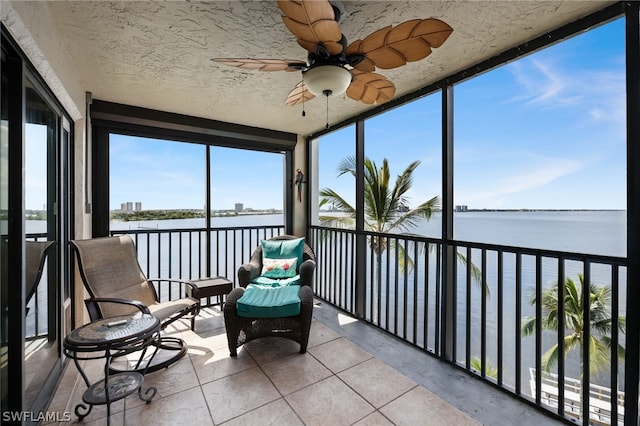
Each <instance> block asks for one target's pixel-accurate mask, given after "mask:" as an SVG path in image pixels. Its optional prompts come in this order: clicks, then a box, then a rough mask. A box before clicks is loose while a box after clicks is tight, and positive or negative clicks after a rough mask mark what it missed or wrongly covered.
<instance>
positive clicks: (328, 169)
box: [311, 125, 356, 229]
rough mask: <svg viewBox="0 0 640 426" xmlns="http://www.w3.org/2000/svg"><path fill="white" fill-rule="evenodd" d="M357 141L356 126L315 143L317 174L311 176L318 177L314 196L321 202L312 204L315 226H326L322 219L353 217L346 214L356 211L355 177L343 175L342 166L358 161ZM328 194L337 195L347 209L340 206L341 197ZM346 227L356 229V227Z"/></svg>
mask: <svg viewBox="0 0 640 426" xmlns="http://www.w3.org/2000/svg"><path fill="white" fill-rule="evenodd" d="M355 141H356V134H355V126H353V125H352V126H348V127H345V128H342V129H340V130H336V131H335V132H331V133H329V134H327V135H324V136H321V137H320V138H318V139H316V140H314V141H313V142H312V143H311V146H312V149H314V150H315V153H314V155H313V156H312V158H313V161H314V166H313V168H314V169H315V173H313V174H312V175H311V176H317V180H314V179H311V193H312V194H313V195H312V198H311V199H312V200H313V199H315V200H318V201H317V204H316V203H312V206H313V208H314V213H313V214H312V216H311V223H312V224H313V225H319V224H322V221H321V217H336V216H342V217H345V216H349V213H346V210H352V209H354V208H355V199H356V197H355V193H356V181H355V179H354V177H353V175H351V174H348V173H347V174H343V175H340V170H339V167H340V165H341V163H343V162H344V161H345V160H348V159H349V158H355V146H356V143H355ZM327 191H333V192H334V193H335V194H337V195H339V197H340V198H342V200H343V201H344V203H345V204H346V206H340V205H339V203H337V202H336V198H337V197H325V196H323V195H322V194H323V193H326V192H327ZM322 200H325V201H324V202H323V201H322ZM347 206H349V207H347ZM344 207H347V208H346V209H345V208H344ZM324 224H325V225H330V222H329V223H327V222H324ZM344 225H345V226H347V227H349V228H352V229H353V228H355V225H354V224H353V223H349V224H344Z"/></svg>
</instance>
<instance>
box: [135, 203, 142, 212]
mask: <svg viewBox="0 0 640 426" xmlns="http://www.w3.org/2000/svg"><path fill="white" fill-rule="evenodd" d="M140 210H142V201H136V211H137V212H139V211H140Z"/></svg>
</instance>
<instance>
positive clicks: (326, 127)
mask: <svg viewBox="0 0 640 426" xmlns="http://www.w3.org/2000/svg"><path fill="white" fill-rule="evenodd" d="M327 92H328V90H327V91H325V95H327V96H326V98H327V124H326V125H325V126H324V128H325V129H328V128H329V93H327Z"/></svg>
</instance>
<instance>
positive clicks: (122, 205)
mask: <svg viewBox="0 0 640 426" xmlns="http://www.w3.org/2000/svg"><path fill="white" fill-rule="evenodd" d="M120 211H123V212H126V211H127V203H120Z"/></svg>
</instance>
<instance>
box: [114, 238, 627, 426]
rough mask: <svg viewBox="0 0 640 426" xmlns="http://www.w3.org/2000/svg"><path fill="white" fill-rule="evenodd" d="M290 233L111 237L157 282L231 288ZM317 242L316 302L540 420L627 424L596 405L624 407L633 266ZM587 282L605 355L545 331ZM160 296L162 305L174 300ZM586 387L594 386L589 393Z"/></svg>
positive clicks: (463, 249) (407, 242) (415, 243)
mask: <svg viewBox="0 0 640 426" xmlns="http://www.w3.org/2000/svg"><path fill="white" fill-rule="evenodd" d="M283 232H284V227H283V226H264V227H233V228H214V229H211V230H206V229H170V230H162V229H153V230H148V229H137V230H127V231H113V232H112V234H113V235H116V234H129V235H131V237H132V238H133V239H134V241H135V242H136V246H137V249H138V256H139V261H140V264H141V266H142V268H143V270H144V272H145V273H146V274H147V276H148V277H150V278H162V277H167V278H180V279H195V278H199V277H204V276H215V275H222V276H226V277H228V278H229V279H232V280H235V274H236V270H237V268H238V267H239V266H240V265H241V264H243V263H245V262H247V261H248V260H249V258H250V256H251V253H252V251H253V250H254V248H255V247H256V246H257V245H258V244H259V241H260V240H261V239H265V238H270V237H272V236H275V235H279V234H282V233H283ZM309 240H310V244H311V245H312V247H313V248H314V250H315V252H316V255H317V259H318V268H317V273H316V275H315V280H316V281H315V289H314V290H315V293H316V296H317V297H319V298H321V299H323V300H325V301H327V302H329V303H332V304H334V305H335V306H337V307H339V308H341V309H343V310H344V311H346V312H348V313H351V314H353V315H355V316H356V317H358V318H360V319H362V320H364V321H367V322H369V323H371V324H373V325H374V326H376V327H378V328H380V329H382V330H384V331H386V332H388V333H391V334H393V335H394V336H397V337H398V338H400V339H402V340H404V341H406V342H408V343H410V344H412V345H414V346H416V347H417V348H420V349H422V350H424V351H425V353H426V354H429V355H432V356H436V357H440V358H442V359H445V360H449V361H451V362H453V363H454V364H455V365H456V366H458V367H459V368H461V369H464V370H467V371H469V372H470V373H472V374H476V375H477V376H478V377H479V378H481V379H482V380H486V381H488V382H490V383H492V384H493V385H494V386H498V387H500V388H502V389H503V390H505V391H506V392H509V393H512V394H514V395H515V396H516V397H518V398H520V399H524V400H527V401H529V402H530V403H532V404H535V405H536V406H538V407H539V408H540V409H542V410H547V411H551V412H554V413H556V414H557V415H558V416H560V417H563V418H565V419H575V418H576V417H578V418H580V416H581V414H580V413H590V414H589V416H588V418H589V420H588V421H587V423H591V424H603V423H604V424H609V423H611V420H610V419H619V420H620V421H622V419H623V416H624V409H623V407H622V406H621V405H620V404H617V403H613V404H612V403H611V398H610V397H609V398H607V397H603V398H599V399H598V401H597V404H596V401H595V400H594V396H593V394H592V393H593V390H594V389H598V390H599V392H600V391H602V392H601V393H602V394H603V395H604V394H607V393H608V394H609V395H619V396H618V398H616V399H615V400H616V401H618V402H621V401H623V399H624V396H623V394H624V389H623V387H624V386H623V384H622V383H621V381H620V379H619V377H621V376H622V375H623V368H624V366H623V364H622V361H620V360H619V355H621V354H620V353H619V352H618V344H619V343H624V334H623V333H621V332H619V329H620V330H621V329H622V327H619V326H620V325H621V324H620V320H619V318H620V315H623V313H624V306H625V301H626V296H625V295H626V293H625V289H626V259H625V258H619V257H608V256H599V255H590V254H581V253H569V252H559V251H551V250H539V249H530V248H522V247H511V246H500V245H491V244H481V243H472V242H464V241H452V242H449V243H448V244H446V245H445V244H444V242H443V241H442V240H440V239H433V238H423V237H417V236H404V235H390V234H377V233H366V232H355V231H350V230H341V229H330V228H323V227H316V226H314V227H311V229H310V234H309ZM358 249H359V250H360V251H362V252H359V250H358ZM580 275H581V276H582V277H583V281H584V284H585V287H587V288H589V287H590V286H591V285H597V286H600V287H602V286H604V287H609V288H610V291H611V294H610V296H611V297H610V300H608V301H607V305H606V306H605V310H606V311H607V315H608V317H609V318H610V320H609V321H610V323H609V326H608V327H609V329H610V333H609V334H608V335H606V336H604V338H603V336H602V335H600V334H598V332H597V330H596V328H595V326H597V324H596V325H595V326H594V327H592V326H590V322H589V318H590V315H591V311H590V308H591V303H592V301H591V300H590V298H589V296H588V293H587V295H585V296H584V297H583V298H582V301H583V302H585V303H583V305H582V306H581V311H579V312H573V311H572V312H571V313H572V314H576V316H577V317H580V316H582V318H584V323H583V324H582V325H583V330H582V334H581V336H580V338H581V339H583V340H588V339H589V337H591V336H593V337H596V338H599V339H601V340H602V341H604V340H606V341H607V342H609V343H610V345H609V346H607V353H604V354H603V353H597V354H594V353H591V352H590V350H589V347H587V348H582V347H581V346H580V345H578V346H576V347H575V348H574V347H572V346H571V347H570V345H569V343H570V342H569V340H565V336H567V335H570V334H571V333H573V332H575V331H576V330H575V329H573V328H572V324H564V321H563V320H560V321H559V322H558V324H557V329H559V330H561V331H560V332H558V331H553V330H552V329H548V328H549V327H543V325H548V324H545V322H544V321H543V319H544V317H545V315H548V312H547V311H546V308H545V307H543V305H544V304H546V303H547V302H544V303H540V301H544V300H545V299H544V298H545V297H546V296H547V295H549V294H550V290H549V289H550V288H554V287H553V284H554V283H564V282H565V280H566V279H572V280H573V281H574V282H575V283H576V284H577V285H578V288H579V291H581V290H582V288H581V285H580V279H579V276H580ZM557 288H558V290H557V293H558V294H556V297H557V298H558V300H564V296H565V293H564V290H563V289H564V286H557ZM158 290H159V293H160V295H161V297H162V298H173V297H176V296H177V295H173V294H172V293H171V291H170V290H169V291H165V292H163V291H162V290H161V289H158ZM534 298H535V301H533V300H534ZM570 309H571V310H573V309H574V307H571V306H567V305H566V304H562V303H560V304H557V306H556V310H557V316H558V317H559V318H564V314H565V313H566V312H567V311H568V310H570ZM530 317H533V318H535V319H536V326H535V330H534V333H532V335H531V336H525V335H523V333H522V327H523V324H524V322H525V321H527V319H528V318H530ZM549 324H550V323H549ZM573 326H575V324H574V325H573ZM607 339H608V340H607ZM556 344H557V345H558V347H559V351H558V353H564V352H565V350H567V349H575V350H572V351H569V354H568V356H567V357H566V359H565V357H562V356H559V357H558V359H557V362H556V363H555V364H553V367H552V368H551V369H550V371H544V369H543V362H544V359H543V356H544V354H545V352H547V351H548V350H549V349H550V348H552V347H553V346H554V345H556ZM601 355H604V356H605V358H606V359H607V363H606V366H605V367H604V368H603V371H602V372H601V373H600V374H598V375H596V374H595V371H591V370H590V369H589V368H583V367H582V366H586V365H589V364H590V361H591V360H592V359H595V358H596V357H598V356H601ZM536 372H541V374H537V373H536ZM549 378H553V380H550V379H549ZM582 382H585V383H589V384H590V386H587V387H582V386H580V383H582ZM552 388H553V389H552ZM576 395H578V396H576ZM576 400H577V402H576ZM576 404H577V408H576ZM567 407H570V408H571V409H570V410H569V409H568V408H567ZM593 413H598V416H597V418H596V417H594V416H593ZM607 419H609V420H607ZM607 421H609V423H607ZM583 423H585V421H583ZM612 424H617V422H616V421H615V420H614V421H613V423H612Z"/></svg>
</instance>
